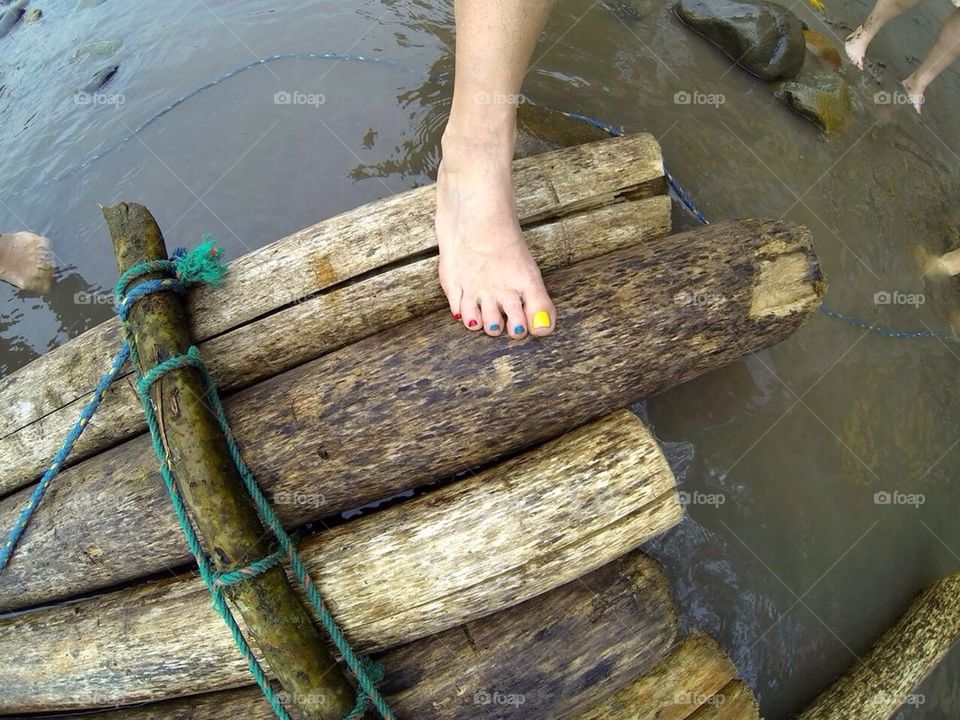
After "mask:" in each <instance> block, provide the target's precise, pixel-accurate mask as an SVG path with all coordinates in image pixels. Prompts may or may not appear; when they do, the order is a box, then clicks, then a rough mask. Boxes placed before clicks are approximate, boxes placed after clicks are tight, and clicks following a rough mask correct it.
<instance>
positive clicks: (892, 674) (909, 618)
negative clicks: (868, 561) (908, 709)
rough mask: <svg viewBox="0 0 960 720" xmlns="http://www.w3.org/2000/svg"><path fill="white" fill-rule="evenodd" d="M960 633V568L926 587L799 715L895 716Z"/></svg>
mask: <svg viewBox="0 0 960 720" xmlns="http://www.w3.org/2000/svg"><path fill="white" fill-rule="evenodd" d="M958 638H960V573H955V574H953V575H948V576H947V577H945V578H942V579H941V580H938V581H937V582H935V583H934V584H933V585H931V586H930V587H928V588H927V589H926V590H924V591H923V592H922V593H921V594H920V595H919V596H918V597H917V599H916V600H914V601H913V603H912V604H911V605H910V607H909V608H908V609H907V612H906V613H905V614H904V615H903V617H902V618H900V620H899V621H898V622H897V624H896V625H894V626H893V627H892V628H890V629H889V630H888V631H887V632H886V633H884V634H883V636H882V637H881V638H880V640H878V641H877V644H876V645H874V646H873V647H872V648H871V649H870V651H869V652H868V653H867V654H866V655H864V656H863V658H862V660H861V662H859V663H857V665H855V666H854V667H853V668H852V669H851V670H849V671H848V672H847V673H846V674H845V675H843V677H841V678H840V679H839V680H837V681H836V682H835V683H834V684H833V685H832V686H830V687H829V688H828V689H827V690H825V691H824V692H823V693H821V694H820V695H819V696H818V697H817V698H816V699H815V700H814V701H813V702H812V703H811V704H810V706H809V707H807V709H806V710H804V711H803V712H802V713H800V714H799V715H798V716H797V720H882V718H889V717H893V715H894V713H895V712H896V711H897V709H898V708H899V707H900V706H901V705H903V704H904V703H905V702H906V701H907V699H908V697H909V695H910V694H911V693H912V692H913V691H914V690H915V689H916V688H917V686H918V685H919V684H920V683H921V682H923V680H924V678H926V677H927V675H929V674H930V673H931V672H932V671H933V669H934V668H935V667H936V666H937V664H938V663H939V662H940V661H941V660H942V659H943V657H944V655H946V654H947V651H948V650H950V648H951V647H953V645H954V644H955V643H956V642H957V639H958Z"/></svg>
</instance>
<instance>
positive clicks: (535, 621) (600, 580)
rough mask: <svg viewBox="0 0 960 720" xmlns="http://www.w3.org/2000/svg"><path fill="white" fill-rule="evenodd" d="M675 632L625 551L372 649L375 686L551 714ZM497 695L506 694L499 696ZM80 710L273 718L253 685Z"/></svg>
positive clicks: (435, 700)
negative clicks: (380, 670)
mask: <svg viewBox="0 0 960 720" xmlns="http://www.w3.org/2000/svg"><path fill="white" fill-rule="evenodd" d="M675 641H676V617H675V610H674V606H673V602H672V600H671V599H670V590H669V586H668V583H667V579H666V577H665V576H664V574H663V571H662V570H661V569H660V567H659V566H658V564H657V563H656V562H655V561H653V560H651V559H650V558H649V557H646V556H644V555H642V554H640V553H637V552H634V553H630V554H628V555H626V556H624V557H622V558H620V559H617V560H615V561H614V562H612V563H610V564H608V565H604V566H603V567H601V568H600V569H598V570H595V571H594V572H592V573H589V574H587V575H585V576H583V577H582V578H579V579H577V580H575V581H573V582H570V583H567V584H565V585H562V586H561V587H558V588H556V589H554V590H552V591H550V592H548V593H546V594H544V595H541V596H539V597H537V598H534V599H532V600H528V601H526V602H523V603H521V604H519V605H517V606H515V607H512V608H506V609H503V610H500V611H498V612H496V613H494V614H492V615H488V616H486V617H484V618H481V619H478V620H474V621H472V622H469V623H466V624H465V625H461V626H459V627H456V628H451V629H450V630H446V631H444V632H441V633H439V634H437V635H433V636H431V637H428V638H424V639H422V640H418V641H415V642H412V643H408V644H405V645H402V646H400V647H397V648H394V649H392V650H389V651H387V652H385V653H382V654H380V655H378V656H377V657H376V660H377V661H379V662H382V663H383V664H384V665H385V666H386V667H387V668H388V671H389V672H388V675H387V679H386V681H385V684H384V686H383V691H384V692H385V693H386V695H387V697H388V699H389V701H390V705H391V707H392V708H393V709H394V710H395V711H396V713H397V715H398V716H399V717H400V718H411V719H412V718H416V719H417V720H472V719H473V718H476V717H478V716H479V715H481V714H482V716H483V717H486V718H492V717H498V715H496V713H497V712H498V711H499V712H510V713H513V716H516V715H517V712H518V710H519V711H521V712H522V713H523V716H524V717H525V718H528V720H558V719H559V718H561V717H564V716H566V715H568V714H569V713H570V712H574V711H577V710H578V709H579V708H584V707H589V706H591V705H593V704H595V703H596V702H599V701H601V700H602V699H603V698H604V697H605V696H606V695H609V694H610V693H611V692H614V691H615V690H617V689H619V688H620V687H622V686H623V685H624V684H625V683H627V682H629V681H630V680H632V678H634V677H635V676H637V675H638V674H641V673H646V672H649V671H650V670H651V668H653V667H654V666H655V665H656V664H657V663H658V662H659V661H661V659H662V658H663V657H664V656H665V655H666V654H667V653H668V652H669V651H670V649H671V648H672V647H673V645H674V643H675ZM717 652H720V651H719V649H718V650H717ZM727 662H728V663H729V661H727ZM494 693H497V694H498V695H497V701H496V702H494V697H493V695H494ZM501 697H503V698H504V700H507V699H509V700H512V699H516V702H511V703H507V702H500V700H501ZM285 699H286V698H285ZM487 700H489V702H486V701H487ZM520 705H522V707H519V706H520ZM64 717H65V716H64ZM85 717H86V718H88V719H89V720H188V719H189V720H235V719H236V718H243V719H244V720H273V714H272V711H271V709H270V706H269V705H268V704H267V703H266V702H265V701H264V700H263V698H262V696H261V695H260V693H259V691H258V690H257V689H256V688H252V687H251V688H242V689H236V690H225V691H220V692H216V693H204V694H201V695H196V696H191V697H187V698H183V699H177V700H168V701H164V702H159V703H152V704H149V705H145V706H139V707H130V708H122V709H119V710H113V711H107V712H102V713H96V714H92V715H86V716H85Z"/></svg>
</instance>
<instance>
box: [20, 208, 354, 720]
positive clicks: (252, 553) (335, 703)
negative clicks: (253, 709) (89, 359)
mask: <svg viewBox="0 0 960 720" xmlns="http://www.w3.org/2000/svg"><path fill="white" fill-rule="evenodd" d="M102 210H103V217H104V219H105V220H106V222H107V227H108V228H109V230H110V236H111V238H112V239H113V246H114V252H115V253H116V256H117V269H118V271H119V273H120V274H121V275H122V274H123V273H124V272H125V271H127V270H128V269H130V268H131V267H133V266H134V265H136V264H138V263H143V262H149V261H152V260H166V259H167V250H166V245H165V244H164V240H163V235H162V234H161V232H160V228H159V227H158V225H157V223H156V220H154V218H153V216H152V215H151V214H150V212H149V211H148V210H147V209H146V208H145V207H143V206H142V205H137V204H133V203H129V204H128V203H120V204H118V205H115V206H114V207H110V208H103V209H102ZM161 276H162V274H161V275H156V274H155V275H148V276H146V277H145V278H143V279H153V278H157V277H161ZM137 282H138V281H136V280H135V281H134V282H133V283H132V284H131V288H132V287H136V283H137ZM128 289H130V288H128ZM128 324H129V328H130V334H131V342H132V343H133V345H134V347H135V348H136V350H137V356H138V357H139V360H140V363H141V366H140V372H141V373H143V372H146V371H148V370H150V369H151V368H153V367H155V366H156V365H157V364H158V363H160V362H162V361H164V360H167V359H169V358H172V357H177V356H180V355H183V354H184V353H186V351H187V349H188V348H189V347H190V345H191V338H190V334H189V332H188V330H187V321H186V316H185V313H184V308H183V304H182V303H181V301H180V298H179V296H178V295H177V294H176V293H173V292H162V293H154V294H152V295H148V296H146V297H144V298H142V299H140V300H139V301H137V302H136V303H135V304H134V306H133V308H132V309H131V311H130V315H129V318H128ZM150 392H151V398H152V401H153V403H154V406H155V407H156V411H157V416H158V419H159V422H160V433H161V434H162V437H163V446H164V448H166V450H167V456H166V457H167V463H168V465H169V467H170V469H171V471H172V472H173V475H174V477H175V478H176V483H177V488H178V490H179V491H180V494H181V496H182V498H183V501H184V504H185V505H186V507H187V509H188V511H189V513H190V519H191V520H192V522H193V524H194V526H195V527H196V528H197V530H198V534H199V535H200V538H201V541H202V543H203V545H204V549H205V551H206V553H207V556H208V557H209V558H210V562H211V564H212V565H213V567H214V568H215V569H216V571H217V572H221V573H222V572H227V571H230V570H236V569H238V568H240V567H244V566H246V565H248V564H250V563H251V562H253V561H255V560H259V559H261V558H264V557H266V556H268V555H270V554H271V553H272V552H274V550H275V548H274V547H273V546H272V544H270V543H268V542H267V540H266V538H267V537H268V536H267V532H266V530H265V528H264V526H263V524H262V523H261V521H260V518H259V516H258V515H257V511H256V509H255V507H254V505H253V502H252V500H251V499H250V497H249V495H248V494H247V492H246V490H245V488H244V487H243V484H242V481H241V479H240V476H239V473H238V471H237V468H236V466H235V465H234V463H233V460H232V459H231V457H230V453H229V451H228V449H227V444H226V440H225V438H224V437H223V433H222V432H221V431H220V427H219V425H218V424H217V420H216V417H215V416H214V414H213V411H212V410H211V409H210V408H209V406H208V404H207V402H206V400H205V398H206V391H205V388H204V384H203V380H202V378H201V375H200V373H199V371H198V370H197V369H196V368H193V367H184V368H181V369H178V370H174V371H172V372H169V373H167V374H165V375H163V376H162V377H161V378H160V379H159V380H158V381H157V382H156V383H154V385H153V387H152V388H151V391H150ZM151 454H152V453H151ZM150 460H152V461H154V462H157V459H156V458H155V457H154V458H150ZM134 522H135V521H134ZM225 594H226V596H227V597H228V598H229V599H230V601H231V602H232V603H233V605H234V606H235V607H236V608H237V609H238V610H239V613H240V615H241V616H242V617H243V620H244V624H245V626H246V632H245V635H246V637H247V638H248V640H250V641H251V645H254V646H256V647H257V648H259V649H260V651H261V653H262V655H263V657H265V658H266V660H267V663H268V665H269V666H270V669H271V671H272V672H274V673H275V674H276V675H277V677H278V678H280V682H281V684H282V685H283V687H284V689H285V690H286V691H288V692H290V693H292V694H293V695H294V696H295V697H297V698H300V702H299V703H298V708H299V709H300V710H301V711H303V712H304V713H305V715H306V716H307V717H309V718H316V719H317V720H340V719H341V718H342V717H343V716H344V715H345V714H347V713H348V712H349V711H350V710H351V708H352V707H353V704H354V691H353V689H352V688H351V686H350V683H349V682H348V681H347V679H346V676H345V675H344V674H343V672H342V671H341V670H340V668H339V667H337V664H336V661H335V660H334V659H333V656H332V655H331V654H330V652H329V651H328V650H327V648H326V645H325V644H324V639H323V638H322V636H321V635H320V632H319V630H318V629H317V627H316V626H315V625H314V624H313V622H312V621H311V618H310V614H309V613H308V612H307V610H306V608H305V607H304V606H303V604H302V603H301V602H300V600H299V598H297V596H296V595H295V594H294V592H293V588H292V586H291V585H290V582H289V581H288V579H287V575H286V573H285V572H284V569H283V568H282V567H274V568H272V569H271V570H268V571H267V572H264V573H263V574H261V575H259V576H256V577H253V578H250V579H249V580H245V581H243V582H240V583H237V584H236V585H232V586H229V587H227V589H226V590H225ZM185 630H188V629H187V628H185ZM224 631H227V628H226V625H224ZM8 689H9V688H8Z"/></svg>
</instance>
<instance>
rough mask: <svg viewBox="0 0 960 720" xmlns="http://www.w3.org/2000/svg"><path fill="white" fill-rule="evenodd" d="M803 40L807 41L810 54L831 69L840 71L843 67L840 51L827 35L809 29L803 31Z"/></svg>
mask: <svg viewBox="0 0 960 720" xmlns="http://www.w3.org/2000/svg"><path fill="white" fill-rule="evenodd" d="M803 39H804V40H805V41H806V44H807V50H809V51H810V54H811V55H813V56H814V57H816V58H817V59H818V60H820V62H822V63H823V64H824V65H826V66H827V67H829V68H830V69H832V70H839V69H840V66H841V65H843V57H842V56H841V55H840V50H839V49H838V48H837V46H836V45H834V44H833V43H832V42H830V39H829V38H827V37H826V36H825V35H821V34H820V33H818V32H814V31H813V30H809V29H807V30H804V31H803Z"/></svg>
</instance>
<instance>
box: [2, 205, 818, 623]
mask: <svg viewBox="0 0 960 720" xmlns="http://www.w3.org/2000/svg"><path fill="white" fill-rule="evenodd" d="M407 277H408V275H406V274H403V273H400V274H399V275H398V274H394V273H391V274H389V275H388V276H377V277H376V278H369V279H368V280H367V281H364V282H358V283H356V284H354V285H352V286H351V287H352V288H354V289H355V292H356V293H357V294H356V295H355V296H354V297H374V296H376V295H378V294H384V295H391V294H392V292H393V288H396V287H402V286H404V285H405V284H406V279H407ZM546 282H547V287H548V288H549V289H550V291H551V293H552V294H553V297H554V299H555V300H556V301H557V305H558V307H560V308H562V310H561V314H560V321H559V323H558V328H557V332H556V333H554V334H553V335H551V336H549V337H548V338H545V339H543V340H532V339H531V340H527V341H524V342H519V343H511V342H508V341H507V340H506V339H505V338H488V337H485V336H481V335H476V334H473V335H465V334H464V329H463V327H461V326H460V325H458V324H457V323H456V322H455V321H453V320H452V319H451V318H450V316H449V313H448V312H446V313H444V312H440V313H434V314H432V315H426V316H423V317H419V318H417V319H416V320H411V321H409V322H407V323H404V324H402V325H400V326H398V327H396V328H393V329H391V330H388V331H384V332H382V333H380V334H378V335H376V336H374V337H371V338H367V339H365V340H363V341H361V342H359V343H355V344H353V345H350V346H348V347H346V348H343V349H341V350H339V351H337V352H335V353H331V354H330V355H327V356H325V357H322V358H319V359H317V360H315V361H312V362H310V363H307V364H305V365H302V366H300V367H298V368H296V369H294V370H291V371H288V372H287V373H284V374H282V375H278V376H276V377H274V378H272V379H270V380H268V381H266V382H263V383H260V384H258V385H255V386H253V387H252V388H249V389H247V390H245V391H243V392H241V393H238V394H237V395H234V396H233V397H232V398H228V399H227V401H226V406H227V412H228V414H229V415H230V418H231V423H232V425H233V430H234V433H235V435H236V437H237V440H238V442H239V443H240V445H241V447H243V448H251V449H252V450H251V451H250V452H248V453H247V461H248V462H249V464H250V466H251V468H252V470H253V471H254V474H255V475H256V477H257V479H258V480H259V481H260V482H261V484H262V485H263V487H264V490H265V491H266V492H267V493H268V495H270V496H272V497H273V498H274V499H275V501H276V503H275V504H276V509H277V512H278V513H279V515H280V517H281V519H282V520H283V522H284V523H285V524H287V525H288V526H296V525H298V524H300V523H305V522H309V521H315V520H318V519H321V518H324V517H329V516H331V515H334V514H337V513H340V512H342V511H344V510H349V509H351V508H355V507H358V506H359V505H362V504H364V503H366V502H370V501H374V500H377V499H379V498H383V497H388V496H390V495H393V494H395V493H398V492H401V491H404V490H407V489H410V488H412V487H416V486H417V485H421V484H424V483H427V482H431V481H433V480H436V479H437V478H441V477H445V476H449V475H452V474H454V473H457V472H459V471H461V470H462V469H463V468H465V467H470V466H475V465H486V464H489V463H491V462H495V461H496V460H498V459H500V458H503V457H508V456H509V455H511V454H513V453H516V452H520V451H522V450H523V449H524V448H526V447H530V446H531V445H534V444H536V443H540V442H544V441H546V440H548V439H550V438H553V437H557V436H559V435H562V434H563V433H564V432H567V431H569V430H570V429H572V428H575V427H578V426H580V425H582V424H584V423H586V422H590V421H591V420H594V419H596V418H598V417H602V416H603V415H606V414H607V413H610V412H613V411H615V410H616V409H618V408H622V407H624V405H626V404H629V403H630V402H633V401H636V400H639V399H641V398H643V397H647V396H649V395H653V394H655V393H658V392H661V391H663V390H666V389H668V388H670V387H673V386H675V385H677V384H678V383H681V382H683V381H685V380H687V379H690V378H692V377H695V376H697V375H699V374H701V373H703V372H706V371H708V370H711V369H713V368H717V367H719V366H721V365H723V364H725V363H728V362H732V361H734V360H736V359H738V358H741V357H743V356H744V355H746V354H748V353H750V352H754V351H756V350H759V349H761V348H764V347H768V346H770V345H772V344H774V343H776V342H778V341H780V340H783V339H785V338H786V337H788V336H789V335H790V334H791V333H793V332H794V331H795V330H797V329H798V328H799V327H800V326H801V325H802V324H803V323H804V321H805V320H806V319H807V318H808V317H810V315H811V314H812V313H813V312H814V311H815V309H816V307H817V305H818V303H819V300H820V296H821V294H822V293H823V290H824V283H823V280H822V277H821V276H820V273H819V267H818V264H817V260H816V256H815V255H814V254H813V252H812V250H811V248H810V245H809V232H808V231H807V230H806V229H805V228H802V227H799V226H795V225H790V224H787V223H779V222H774V221H759V220H742V221H735V222H722V223H714V224H712V225H710V226H708V227H705V228H701V229H698V230H696V231H693V232H689V233H682V234H678V235H673V236H668V237H662V238H657V239H652V240H650V241H648V242H644V243H641V244H639V245H635V246H631V247H629V248H624V249H621V250H618V251H615V252H613V253H609V254H607V255H605V256H603V257H600V258H596V259H594V260H590V261H586V262H583V263H579V264H577V265H575V266H573V267H571V268H567V269H564V270H561V271H558V272H556V273H554V274H551V275H548V276H547V277H546ZM354 307H355V306H353V305H349V306H346V307H339V308H337V307H331V309H330V312H331V313H338V316H339V317H345V316H346V315H348V314H350V313H352V312H353V308H354ZM21 493H22V494H17V495H14V496H11V497H9V498H6V499H4V500H2V501H0V527H9V526H10V524H12V522H13V521H14V519H15V517H16V513H17V512H18V511H19V509H20V507H22V504H23V502H24V495H25V493H26V491H21ZM106 558H110V562H106V561H105V560H106ZM187 562H189V556H188V555H187V554H186V553H185V552H184V546H183V543H182V541H180V539H179V532H178V531H177V527H176V524H175V523H174V522H173V520H172V518H171V516H170V510H169V501H168V500H167V499H166V498H165V497H164V492H163V489H162V485H161V481H160V479H159V477H157V471H156V465H155V463H154V462H153V459H152V457H150V448H149V443H148V442H147V441H146V440H145V439H143V438H137V439H134V440H131V441H130V442H128V443H125V444H123V445H121V446H118V447H116V448H113V449H111V450H109V451H107V452H104V453H101V454H99V455H97V456H95V457H93V458H90V459H89V460H87V461H85V462H83V463H80V464H79V465H77V466H75V467H72V468H67V470H66V471H64V473H63V475H62V476H61V477H60V478H59V479H58V481H57V492H56V493H55V494H52V495H51V496H50V497H49V498H47V499H46V500H45V501H44V503H43V504H41V506H40V508H39V510H38V511H37V514H36V516H35V517H34V519H33V521H32V522H31V525H30V527H29V528H28V529H27V532H26V533H25V534H24V536H23V539H22V541H21V544H20V546H19V548H18V550H17V552H15V553H14V555H13V557H12V559H11V562H10V565H8V567H7V569H6V571H5V573H4V574H3V575H2V576H0V607H16V608H19V607H25V606H29V605H32V604H33V605H35V604H40V603H44V602H49V601H50V600H52V599H54V598H63V597H70V596H71V595H75V594H80V593H84V592H89V591H91V590H93V589H96V588H105V587H110V586H111V585H113V584H119V583H127V582H130V581H132V580H135V579H136V578H138V577H143V576H145V575H148V574H150V573H156V572H165V571H167V570H168V569H169V568H171V567H177V566H183V565H185V564H186V563H187ZM38 566H43V567H44V568H45V571H44V573H43V574H42V575H39V576H38V574H37V573H36V572H35V569H36V568H37V567H38Z"/></svg>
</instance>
